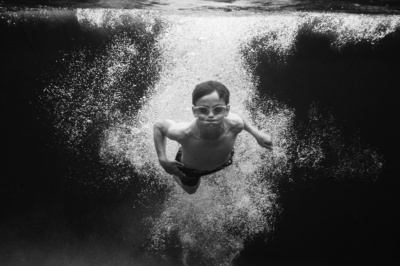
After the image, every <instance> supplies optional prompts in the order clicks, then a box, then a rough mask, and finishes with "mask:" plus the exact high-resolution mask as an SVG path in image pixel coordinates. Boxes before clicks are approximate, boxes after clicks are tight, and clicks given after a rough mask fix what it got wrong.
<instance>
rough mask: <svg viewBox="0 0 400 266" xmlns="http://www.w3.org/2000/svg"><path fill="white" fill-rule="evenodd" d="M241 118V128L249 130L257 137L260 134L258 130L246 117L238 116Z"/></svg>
mask: <svg viewBox="0 0 400 266" xmlns="http://www.w3.org/2000/svg"><path fill="white" fill-rule="evenodd" d="M240 117H241V118H242V120H243V124H244V127H243V129H244V130H245V131H247V132H249V133H250V134H251V135H252V136H253V137H255V138H257V137H258V136H259V135H260V131H259V130H258V129H257V128H256V127H255V126H253V125H252V124H251V123H250V122H249V121H248V120H247V119H246V118H244V117H243V116H240Z"/></svg>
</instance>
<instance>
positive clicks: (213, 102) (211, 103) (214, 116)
mask: <svg viewBox="0 0 400 266" xmlns="http://www.w3.org/2000/svg"><path fill="white" fill-rule="evenodd" d="M199 106H201V107H207V108H209V112H202V110H201V109H196V108H195V107H199ZM221 106H226V103H225V101H224V100H223V99H220V98H219V95H218V93H217V92H216V91H214V92H213V93H211V94H208V95H205V96H203V97H201V98H200V99H199V100H197V102H196V106H195V107H193V108H192V110H193V115H194V116H195V117H197V119H198V121H199V122H200V123H201V124H204V125H213V124H221V123H222V122H223V121H224V117H225V116H227V115H228V114H229V105H228V106H227V107H226V108H225V109H224V108H218V107H221ZM216 107H217V108H216ZM204 110H206V109H204ZM221 110H222V112H221ZM207 113H208V114H207Z"/></svg>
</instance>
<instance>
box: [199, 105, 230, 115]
mask: <svg viewBox="0 0 400 266" xmlns="http://www.w3.org/2000/svg"><path fill="white" fill-rule="evenodd" d="M227 107H228V105H217V106H214V107H211V108H210V107H207V106H193V108H194V109H195V110H196V112H198V113H199V114H202V115H209V114H210V111H211V110H212V112H213V114H214V115H220V114H222V113H223V112H224V111H225V110H226V108H227Z"/></svg>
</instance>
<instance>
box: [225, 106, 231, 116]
mask: <svg viewBox="0 0 400 266" xmlns="http://www.w3.org/2000/svg"><path fill="white" fill-rule="evenodd" d="M230 109H231V106H230V105H226V109H225V116H228V115H229V110H230Z"/></svg>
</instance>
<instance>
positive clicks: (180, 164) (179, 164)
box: [175, 161, 184, 167]
mask: <svg viewBox="0 0 400 266" xmlns="http://www.w3.org/2000/svg"><path fill="white" fill-rule="evenodd" d="M175 165H176V166H179V167H184V165H183V163H181V162H178V161H175Z"/></svg>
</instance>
